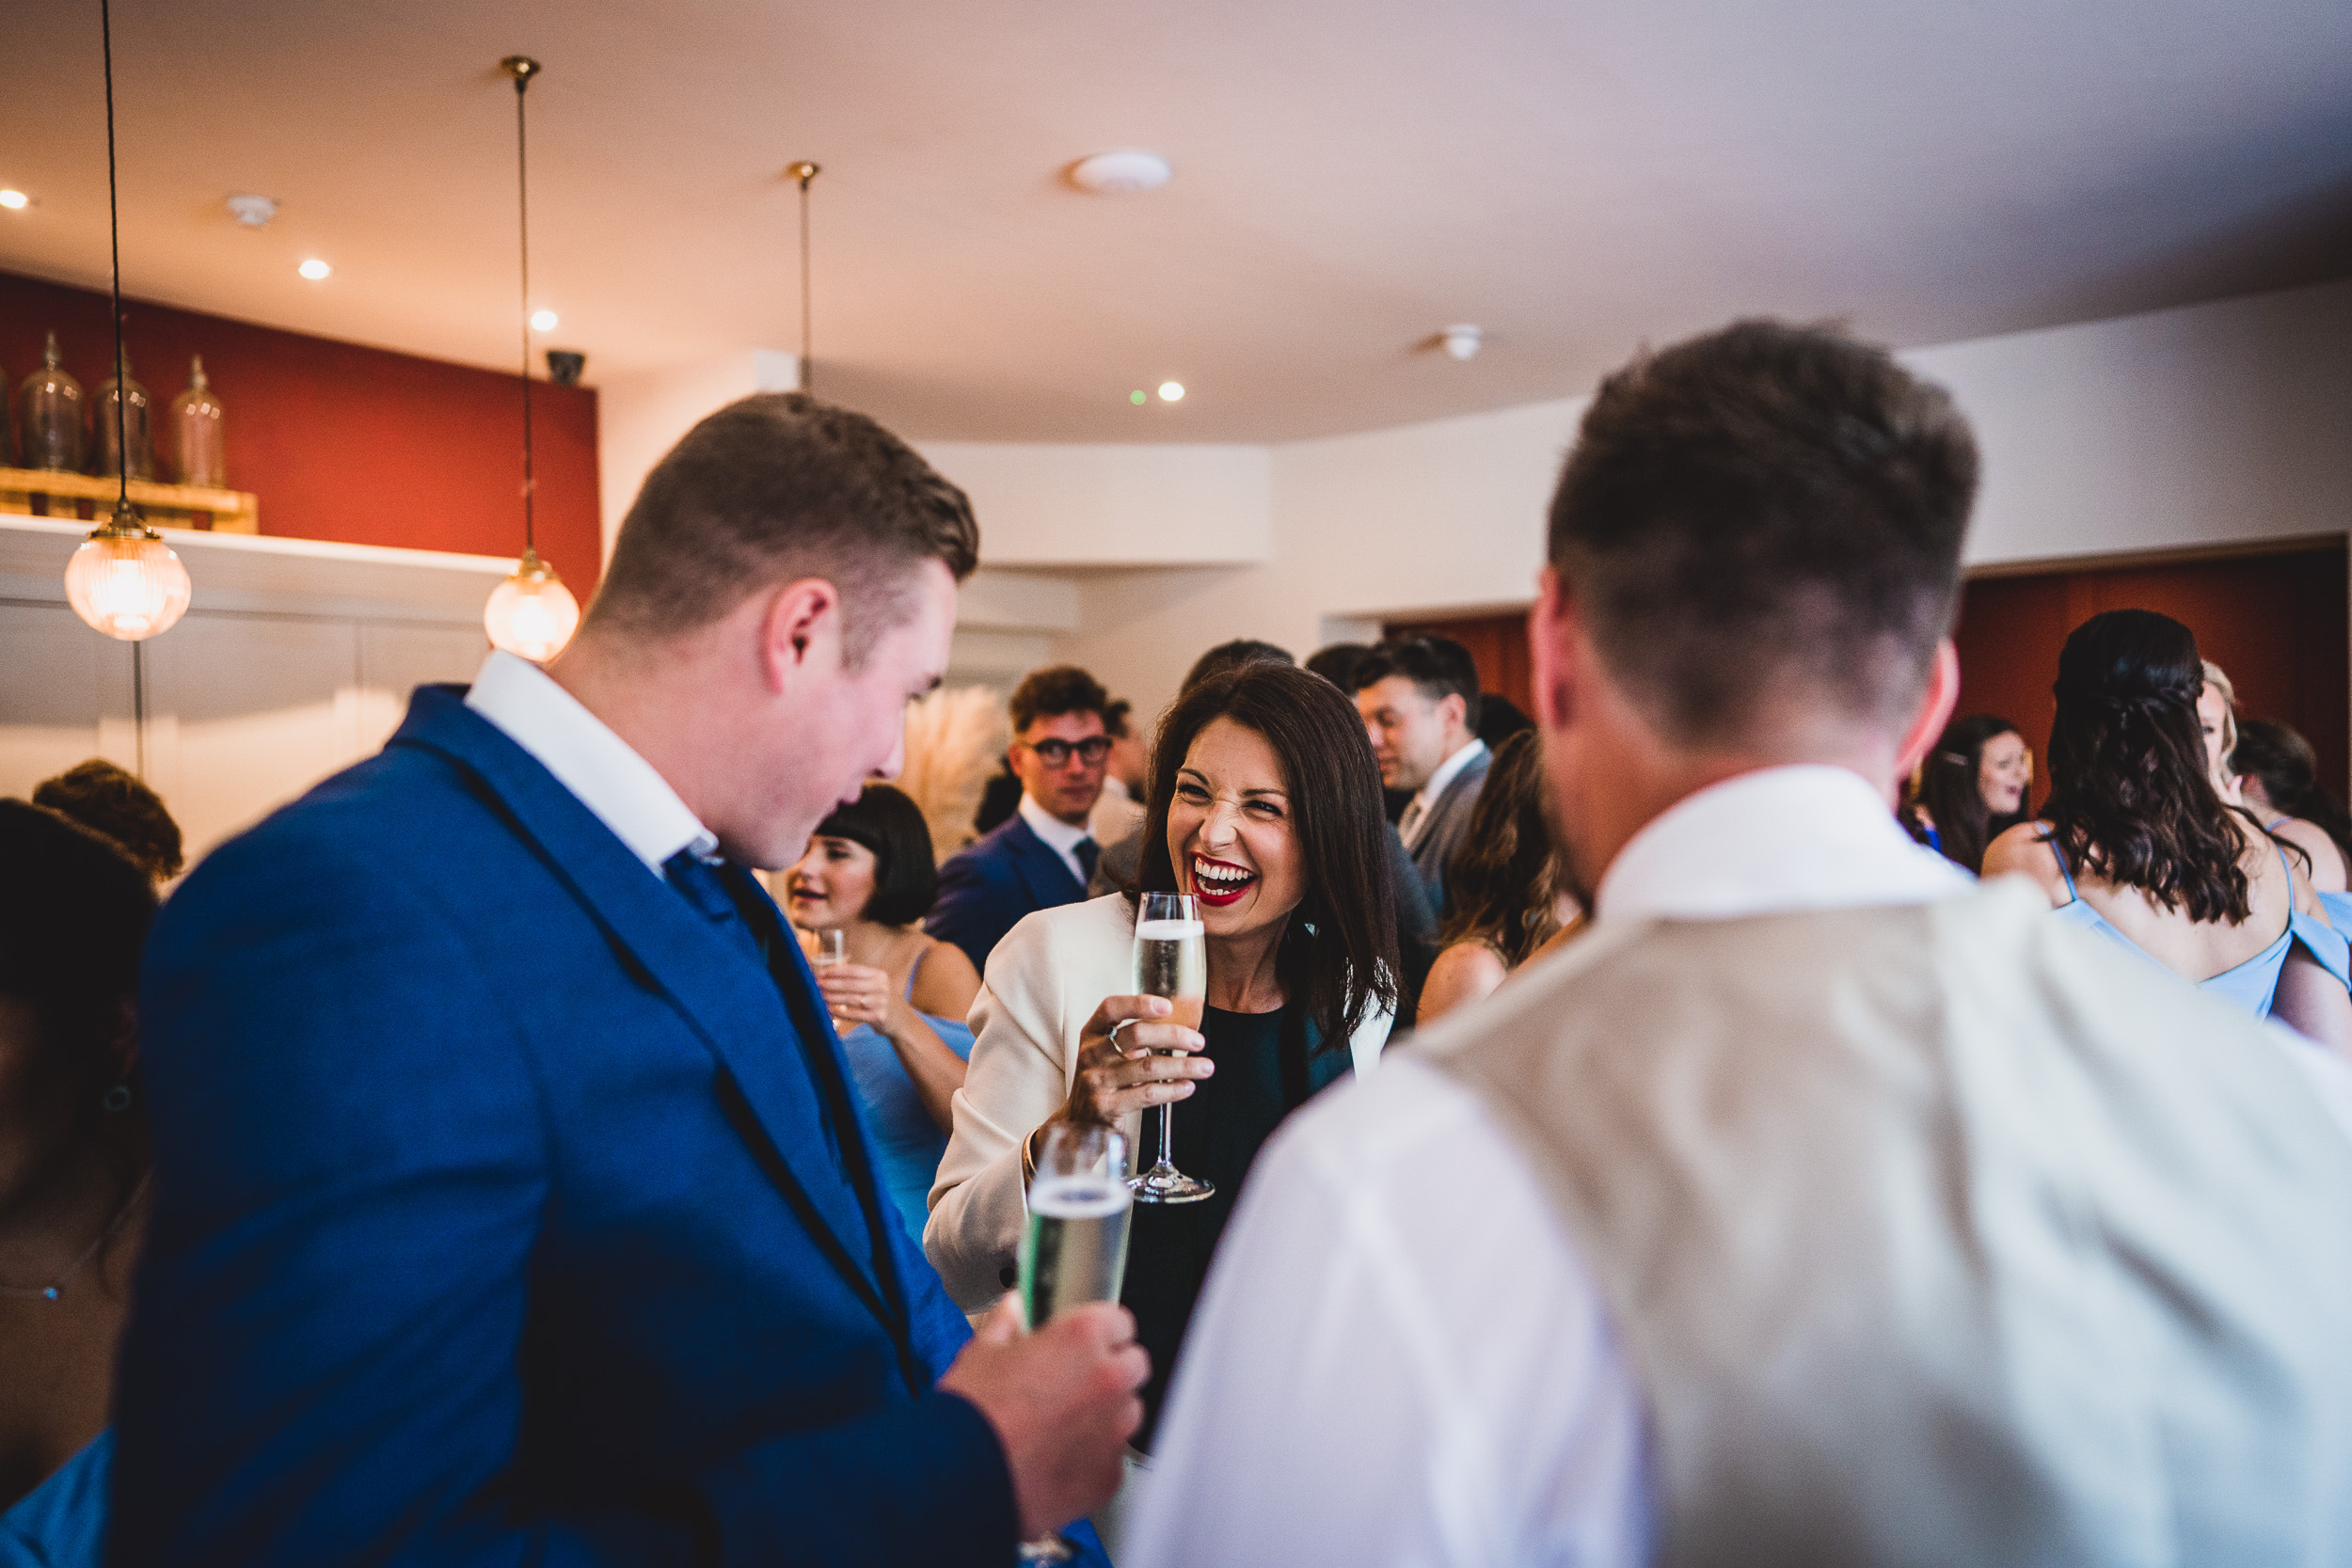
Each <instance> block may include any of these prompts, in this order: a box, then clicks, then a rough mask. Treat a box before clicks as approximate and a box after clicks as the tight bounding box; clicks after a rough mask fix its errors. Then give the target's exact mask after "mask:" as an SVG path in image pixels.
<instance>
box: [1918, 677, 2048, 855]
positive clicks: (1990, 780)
mask: <svg viewBox="0 0 2352 1568" xmlns="http://www.w3.org/2000/svg"><path fill="white" fill-rule="evenodd" d="M2032 783H2033V752H2032V750H2031V749H2030V748H2028V747H2027V746H2026V737H2025V736H2022V735H2020V734H2018V733H2017V726H2016V725H2014V724H2012V723H2010V721H2008V720H2006V719H2002V718H1999V717H1996V716H1995V715H1994V714H1990V713H1972V714H1970V715H1968V717H1967V718H1965V719H1955V720H1953V721H1951V723H1950V724H1949V725H1947V726H1946V728H1945V731H1944V734H1943V735H1942V736H1941V737H1939V738H1938V739H1937V741H1936V743H1935V749H1934V750H1933V751H1931V752H1929V753H1928V757H1927V761H1925V762H1923V763H1921V764H1920V765H1919V776H1918V782H1917V784H1915V785H1914V786H1913V788H1912V791H1911V800H1910V802H1909V804H1908V805H1907V806H1905V808H1904V810H1903V814H1902V821H1903V827H1904V828H1905V829H1906V830H1907V831H1908V832H1910V834H1911V836H1912V837H1913V838H1915V839H1916V840H1918V841H1919V842H1920V843H1921V844H1924V845H1926V846H1927V847H1929V848H1931V849H1933V850H1934V851H1936V852H1937V853H1938V854H1940V855H1942V856H1943V857H1944V858H1945V859H1946V860H1947V861H1950V862H1951V863H1953V864H1954V865H1961V866H1965V867H1967V868H1968V870H1969V871H1970V872H1972V873H1973V872H1979V871H1982V870H1983V869H1984V851H1985V847H1986V846H1987V845H1989V844H1991V843H1992V842H1993V841H1994V839H1995V838H1998V837H1999V836H2000V835H2001V834H2002V833H2003V832H2007V831H2008V830H2009V829H2010V828H2011V827H2013V826H2015V825H2016V824H2017V822H2018V821H2019V820H2021V819H2022V817H2023V815H2024V812H2025V809H2026V789H2027V788H2028V787H2030V786H2031V784H2032Z"/></svg>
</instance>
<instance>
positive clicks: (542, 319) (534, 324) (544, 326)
mask: <svg viewBox="0 0 2352 1568" xmlns="http://www.w3.org/2000/svg"><path fill="white" fill-rule="evenodd" d="M555 325H556V323H555V312H554V311H552V310H533V311H532V313H531V330H532V331H533V332H552V331H554V330H555Z"/></svg>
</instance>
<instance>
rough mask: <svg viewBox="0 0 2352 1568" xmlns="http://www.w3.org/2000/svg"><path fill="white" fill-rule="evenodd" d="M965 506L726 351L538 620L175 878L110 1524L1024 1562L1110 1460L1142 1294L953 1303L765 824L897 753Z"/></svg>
mask: <svg viewBox="0 0 2352 1568" xmlns="http://www.w3.org/2000/svg"><path fill="white" fill-rule="evenodd" d="M976 555H977V530H976V528H975V527H974V525H973V521H972V517H971V513H970V510H969V507H968V505H967V503H966V502H965V500H964V498H963V496H962V494H961V492H960V491H958V490H956V489H955V488H954V487H953V486H952V485H950V484H948V483H946V482H945V481H944V480H942V479H940V478H939V477H938V476H937V475H936V474H935V473H933V472H932V471H931V470H930V468H929V467H927V466H926V465H925V464H924V463H923V462H922V460H921V459H920V458H919V457H917V456H916V455H915V454H914V452H913V451H910V450H908V449H907V448H906V447H905V446H904V445H902V444H901V443H900V442H898V440H897V439H896V438H895V437H893V436H890V435H889V434H888V433H887V432H885V431H883V430H882V429H881V427H879V426H877V425H875V424H874V423H873V422H872V421H870V420H866V419H864V418H863V417H861V416H858V415H853V414H848V413H845V412H842V411H840V410H837V409H834V408H830V407H827V406H825V405H823V404H817V403H814V402H812V401H810V400H808V399H806V398H804V397H801V396H799V395H797V394H792V395H771V396H764V397H756V398H750V399H746V400H744V401H743V402H741V403H739V404H733V405H732V406H730V407H728V408H725V409H723V410H721V411H720V412H719V413H717V414H715V415H713V416H711V417H710V418H709V419H707V420H704V421H703V422H702V423H701V424H700V425H698V426H696V427H695V429H694V430H693V431H692V432H691V433H690V434H689V435H688V436H686V438H685V439H684V440H683V441H681V442H680V443H679V444H678V446H677V447H676V448H675V450H673V451H671V452H670V454H669V455H668V456H667V457H665V458H664V459H663V460H662V462H661V463H660V466H659V467H656V468H655V470H654V472H653V473H652V474H651V475H650V476H649V477H648V478H647V480H646V482H645V485H644V490H643V491H642V492H641V493H640V495H639V497H638V499H637V501H636V504H635V505H634V506H633V507H632V508H631V510H630V513H629V515H628V519H627V521H626V522H625V524H624V525H623V528H622V531H621V534H620V538H619V541H618V544H617V546H616V548H615V551H614V554H613V558H612V565H611V568H610V571H609V572H608V574H607V576H606V578H605V579H604V584H603V588H602V591H601V592H600V593H599V594H598V595H597V598H596V602H595V604H594V606H593V607H592V608H591V610H590V611H589V614H588V617H587V620H586V623H585V624H584V625H583V626H582V627H581V628H580V637H579V639H578V641H576V642H575V643H574V644H573V646H572V647H571V648H570V649H569V650H568V651H567V652H566V653H565V654H564V656H563V657H561V659H560V660H559V661H558V662H557V663H556V664H555V665H554V666H552V667H551V668H550V669H548V670H547V671H541V670H539V669H538V668H536V667H535V666H532V665H530V664H527V663H525V662H523V661H522V660H520V659H517V658H515V657H512V656H509V655H505V654H494V655H492V656H491V657H490V660H489V661H488V663H486V664H485V666H484V667H483V672H482V674H481V676H480V677H479V678H478V679H477V681H476V682H475V684H474V686H473V688H472V689H471V690H470V692H468V691H464V690H460V689H455V688H445V689H435V688H428V689H423V690H421V691H419V692H418V693H417V696H416V700H415V703H414V705H413V706H412V707H411V708H410V710H409V714H408V718H407V721H406V722H405V723H404V724H403V725H402V726H401V729H400V731H399V733H398V734H397V735H395V736H393V737H392V740H391V741H390V743H389V745H387V746H386V748H385V749H384V751H383V752H382V753H381V754H380V755H378V756H376V757H374V758H373V759H371V760H369V761H368V762H365V763H363V764H361V765H360V766H358V767H357V768H352V769H350V770H349V771H348V772H345V773H343V774H342V775H340V776H339V777H337V778H335V779H332V780H329V781H328V782H327V783H326V784H322V785H321V786H320V787H319V788H317V789H316V790H313V791H312V792H311V793H310V795H308V796H307V797H305V798H304V799H303V800H299V801H297V802H295V803H294V805H292V806H289V807H287V808H286V809H284V810H282V811H280V812H278V813H277V814H276V815H275V816H272V817H270V818H269V819H268V820H267V821H265V822H264V823H262V825H261V826H260V827H259V828H257V829H255V830H253V831H252V832H248V833H246V834H245V835H244V836H243V837H241V838H238V839H236V840H234V841H232V842H230V844H228V845H225V846H223V847H221V848H219V849H218V850H216V851H215V852H214V854H213V855H212V856H211V857H210V858H209V859H208V860H207V861H206V862H205V863H204V864H203V865H201V866H200V867H199V868H198V870H197V872H196V873H195V875H194V876H192V877H191V878H189V879H188V881H187V883H186V884H185V885H184V886H183V888H182V889H181V890H180V892H179V893H178V894H177V895H175V896H174V897H173V899H172V900H171V903H170V905H169V907H168V911H167V914H166V915H165V917H164V918H163V919H162V921H161V922H160V923H159V925H158V927H157V928H156V933H155V936H154V939H153V942H152V943H151V948H150V951H149V955H148V958H147V968H146V984H145V989H144V993H143V999H142V1017H143V1021H144V1028H145V1036H144V1052H145V1061H146V1072H147V1084H148V1087H149V1094H150V1104H149V1117H150V1119H151V1122H152V1124H153V1129H154V1140H155V1164H156V1175H155V1200H154V1212H153V1217H152V1220H151V1226H150V1229H149V1235H148V1242H147V1248H146V1253H145V1257H144V1259H143V1261H142V1264H141V1267H140V1272H139V1277H138V1283H137V1293H136V1306H135V1311H134V1314H133V1320H132V1323H131V1326H130V1329H129V1331H128V1333H127V1335H126V1337H125V1341H124V1348H123V1353H122V1369H121V1381H120V1395H119V1420H118V1450H117V1451H118V1458H117V1471H116V1477H117V1480H116V1492H115V1511H114V1515H113V1527H112V1536H111V1541H110V1547H109V1550H110V1558H111V1560H112V1561H114V1562H115V1563H118V1564H133V1563H139V1564H145V1563H194V1562H205V1563H236V1564H240V1565H256V1564H286V1565H288V1568H296V1565H298V1568H319V1565H322V1564H335V1563H346V1562H359V1561H366V1562H370V1563H392V1562H402V1563H405V1562H432V1563H436V1564H443V1563H466V1564H474V1563H482V1564H488V1563H518V1562H523V1561H532V1562H564V1563H598V1564H616V1565H617V1564H632V1565H633V1564H653V1563H686V1562H709V1563H730V1564H731V1563H746V1564H749V1563H755V1562H758V1563H767V1562H780V1561H787V1560H789V1561H794V1562H820V1563H834V1562H859V1563H916V1562H921V1563H975V1564H977V1563H999V1564H1001V1563H1008V1562H1009V1561H1011V1560H1012V1558H1013V1551H1014V1545H1015V1543H1016V1541H1018V1540H1021V1539H1025V1538H1028V1537H1032V1536H1035V1535H1037V1534H1039V1533H1041V1531H1043V1530H1045V1529H1048V1528H1053V1527H1056V1526H1058V1525H1060V1524H1062V1523H1063V1522H1064V1521H1065V1520H1068V1519H1071V1518H1073V1517H1074V1516H1076V1515H1078V1514H1080V1513H1085V1512H1086V1511H1087V1510H1088V1509H1089V1508H1091V1507H1094V1506H1096V1505H1098V1504H1099V1503H1101V1502H1102V1501H1104V1500H1105V1499H1106V1498H1107V1497H1109V1496H1110V1494H1111V1492H1112V1490H1113V1489H1114V1487H1115V1486H1116V1484H1117V1482H1118V1479H1119V1454H1120V1446H1121V1444H1122V1442H1123V1440H1124V1438H1125V1436H1126V1435H1127V1433H1129V1432H1130V1431H1132V1430H1133V1428H1134V1426H1135V1424H1136V1419H1137V1418H1138V1416H1139V1414H1140V1410H1139V1407H1138V1405H1137V1404H1136V1400H1135V1398H1134V1393H1133V1390H1134V1388H1135V1386H1136V1385H1137V1384H1138V1383H1140V1382H1141V1380H1142V1377H1143V1375H1144V1374H1143V1367H1142V1359H1143V1358H1142V1353H1141V1352H1140V1351H1138V1350H1136V1349H1135V1348H1134V1346H1133V1343H1132V1334H1133V1327H1132V1324H1131V1323H1130V1322H1129V1321H1128V1320H1127V1318H1126V1315H1125V1314H1124V1313H1123V1312H1121V1311H1120V1310H1119V1309H1118V1308H1117V1307H1107V1306H1104V1307H1094V1308H1090V1309H1088V1310H1087V1311H1084V1312H1080V1313H1075V1314H1070V1315H1066V1316H1064V1317H1062V1318H1058V1319H1057V1320H1055V1322H1054V1323H1051V1324H1049V1325H1048V1326H1046V1327H1044V1328H1043V1329H1041V1330H1040V1331H1039V1332H1038V1333H1036V1334H1034V1335H1025V1334H1023V1333H1022V1332H1021V1330H1020V1327H1019V1323H1018V1317H1017V1314H1014V1315H1000V1316H999V1317H998V1318H995V1319H992V1320H991V1321H990V1322H989V1323H987V1325H986V1326H985V1327H984V1328H983V1329H982V1330H981V1332H980V1334H979V1335H978V1337H977V1338H974V1337H973V1336H972V1335H971V1334H970V1332H969V1330H968V1329H967V1328H966V1326H965V1324H964V1321H963V1319H962V1318H961V1315H960V1314H959V1313H957V1311H956V1310H955V1308H954V1307H952V1306H951V1305H950V1304H949V1302H948V1300H947V1298H946V1294H945V1292H944V1291H942V1290H941V1288H940V1285H939V1281H938V1279H937V1277H936V1276H935V1275H933V1274H932V1272H931V1270H930V1266H929V1265H928V1264H927V1263H925V1261H924V1259H923V1256H922V1254H921V1252H920V1251H919V1250H918V1249H916V1248H915V1247H914V1245H912V1244H911V1243H909V1242H908V1240H907V1238H906V1237H905V1235H904V1234H903V1232H902V1230H901V1227H898V1225H897V1224H895V1223H893V1217H892V1214H891V1212H890V1209H889V1206H888V1204H887V1202H886V1200H885V1199H884V1197H883V1196H882V1195H881V1194H880V1193H879V1191H878V1189H877V1186H876V1182H875V1178H874V1170H873V1164H872V1162H871V1159H870V1158H869V1155H868V1150H867V1146H866V1131H865V1129H864V1127H863V1126H862V1125H861V1121H860V1116H859V1112H858V1110H857V1108H856V1106H855V1103H854V1101H852V1099H851V1097H850V1087H849V1081H848V1078H847V1074H846V1071H845V1069H844V1067H843V1062H842V1056H841V1053H840V1049H839V1046H838V1044H837V1042H836V1041H835V1039H834V1035H833V1032H832V1030H831V1028H830V1026H829V1024H828V1023H827V1021H826V1016H825V1010H824V1007H823V1006H822V1005H821V1003H820V1002H819V1000H818V994H817V991H816V990H815V987H814V985H813V984H812V981H811V977H810V974H809V971H808V968H807V966H806V964H805V962H804V961H803V958H802V957H801V953H800V949H799V947H798V945H797V944H796V943H795V942H793V941H792V940H791V939H790V938H789V937H788V935H787V930H786V927H784V926H783V925H782V924H781V922H780V920H779V918H778V916H777V912H776V909H775V906H774V905H773V904H772V903H771V902H770V901H769V899H768V897H767V895H765V893H764V892H763V891H761V889H760V888H759V887H758V885H757V883H756V882H755V880H754V879H753V878H752V877H751V875H750V874H749V871H748V870H747V868H748V867H753V866H766V867H774V866H780V865H784V864H787V863H790V862H791V861H792V860H794V859H795V858H797V857H798V856H799V855H800V853H801V852H802V848H803V845H804V844H805V843H806V840H807V837H808V834H809V832H810V831H811V830H812V829H813V828H814V827H815V826H816V824H817V823H818V820H819V819H820V818H821V817H822V816H824V814H825V813H826V812H827V811H828V810H829V809H831V808H832V806H833V805H834V802H835V801H839V800H848V799H853V798H854V797H855V796H856V794H857V792H858V789H859V784H860V781H862V780H863V779H864V778H865V777H866V775H867V774H868V773H870V772H875V771H882V772H889V771H893V770H895V768H896V767H897V765H898V759H899V739H898V736H899V734H900V713H901V710H902V708H903V706H904V705H905V703H906V701H907V699H908V698H909V697H911V696H913V695H914V694H916V693H918V692H921V691H923V690H925V689H928V688H930V686H931V685H933V684H934V683H935V682H936V681H937V679H938V677H939V675H940V673H941V671H942V669H943V668H944V666H945V664H946V654H947V643H948V637H949V634H950V631H951V629H952V627H953V624H954V616H955V610H954V607H955V583H956V580H957V579H958V578H961V577H962V576H964V575H965V574H967V573H969V572H970V571H971V569H972V566H973V563H974V561H975V558H976ZM1081 1533H1083V1531H1081ZM1087 1539H1088V1541H1089V1544H1090V1539H1091V1538H1090V1537H1089V1538H1087ZM1090 1549H1092V1548H1091V1547H1090Z"/></svg>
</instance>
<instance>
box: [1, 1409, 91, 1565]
mask: <svg viewBox="0 0 2352 1568" xmlns="http://www.w3.org/2000/svg"><path fill="white" fill-rule="evenodd" d="M114 1457H115V1433H114V1428H112V1427H108V1428H107V1429H106V1430H105V1431H103V1432H102V1433H99V1434H98V1435H97V1436H95V1437H93V1438H91V1439H90V1440H89V1441H88V1442H87V1444H85V1445H83V1448H82V1450H81V1452H79V1453H77V1454H75V1455H74V1456H73V1457H72V1459H69V1460H67V1461H66V1462H65V1463H64V1464H63V1465H58V1466H57V1468H56V1472H55V1473H54V1474H53V1475H51V1476H50V1478H49V1479H48V1480H47V1481H42V1482H41V1483H40V1485H39V1486H36V1487H34V1488H33V1489H32V1490H31V1491H30V1492H27V1493H25V1494H24V1496H23V1497H19V1498H18V1499H17V1500H16V1502H15V1504H14V1506H12V1507H11V1508H9V1510H8V1512H7V1513H0V1568H98V1565H99V1563H100V1562H101V1561H102V1560H103V1559H104V1557H105V1555H106V1479H107V1476H108V1474H109V1473H110V1472H111V1471H112V1470H113V1468H114Z"/></svg>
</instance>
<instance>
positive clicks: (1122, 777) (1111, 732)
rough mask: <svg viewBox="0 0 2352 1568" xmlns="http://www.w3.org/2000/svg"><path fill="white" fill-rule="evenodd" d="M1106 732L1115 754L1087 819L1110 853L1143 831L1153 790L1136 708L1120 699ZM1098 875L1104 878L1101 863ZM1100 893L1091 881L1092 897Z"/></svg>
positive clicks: (1107, 711) (1107, 714) (1109, 710)
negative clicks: (1147, 798)
mask: <svg viewBox="0 0 2352 1568" xmlns="http://www.w3.org/2000/svg"><path fill="white" fill-rule="evenodd" d="M1103 732H1104V734H1105V735H1107V736H1110V737H1111V752H1110V756H1109V757H1108V758H1106V759H1105V760H1104V764H1103V793H1102V794H1101V795H1100V796H1099V797H1097V798H1096V800H1095V802H1094V815H1093V816H1089V818H1087V829H1088V831H1089V832H1091V833H1092V834H1093V835H1094V842H1095V843H1097V844H1100V845H1102V846H1104V850H1105V852H1106V853H1107V851H1108V849H1109V847H1110V846H1111V845H1114V844H1117V843H1119V842H1120V840H1122V839H1124V838H1126V837H1127V836H1128V835H1130V834H1132V833H1134V832H1137V831H1139V830H1140V829H1141V828H1142V826H1143V792H1144V791H1145V789H1147V788H1148V787H1150V786H1149V785H1148V784H1146V783H1145V782H1144V773H1143V769H1144V752H1143V739H1142V737H1141V736H1138V735H1136V725H1135V705H1134V704H1133V703H1130V702H1129V701H1128V700H1127V699H1126V698H1124V697H1120V698H1119V699H1118V700H1117V701H1115V702H1113V703H1112V704H1111V705H1110V706H1108V707H1106V708H1104V710H1103ZM1094 871H1095V875H1096V876H1097V877H1099V876H1101V875H1102V872H1103V863H1102V861H1101V860H1099V859H1098V860H1097V861H1096V862H1095V863H1094ZM1102 891H1105V892H1106V891H1108V890H1107V889H1104V890H1102ZM1096 892H1097V890H1096V889H1095V888H1094V886H1093V882H1092V880H1091V879H1089V882H1088V895H1089V896H1094V895H1096Z"/></svg>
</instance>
